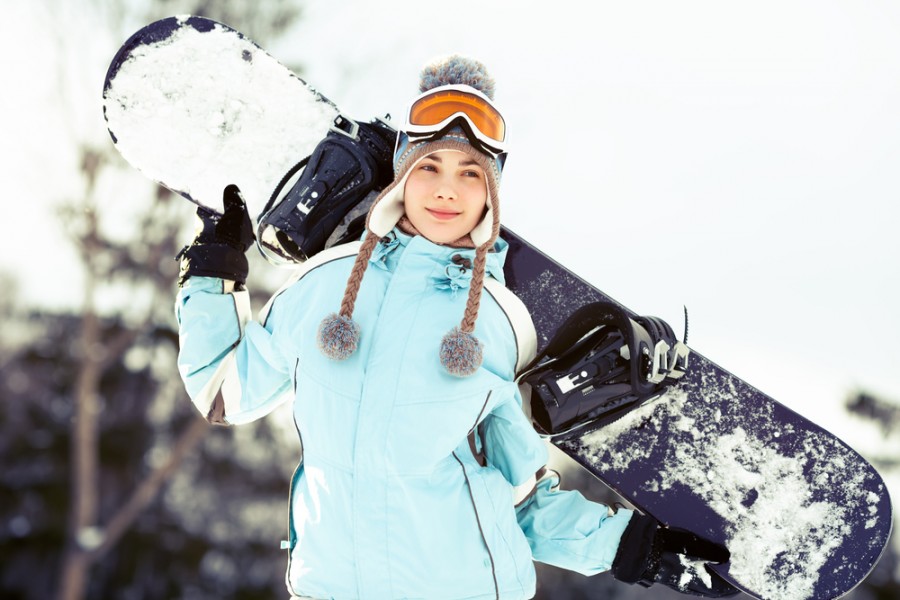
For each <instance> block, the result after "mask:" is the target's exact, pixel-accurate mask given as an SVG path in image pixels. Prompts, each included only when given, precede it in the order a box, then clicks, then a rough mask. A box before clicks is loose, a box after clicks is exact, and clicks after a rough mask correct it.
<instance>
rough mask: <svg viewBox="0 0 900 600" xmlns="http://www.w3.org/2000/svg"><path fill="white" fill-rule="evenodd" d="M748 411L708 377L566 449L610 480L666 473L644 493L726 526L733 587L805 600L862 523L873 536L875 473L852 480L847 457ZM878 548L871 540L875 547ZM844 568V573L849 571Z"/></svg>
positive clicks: (768, 409)
mask: <svg viewBox="0 0 900 600" xmlns="http://www.w3.org/2000/svg"><path fill="white" fill-rule="evenodd" d="M704 364H707V365H708V363H705V361H700V364H699V365H698V364H695V368H700V367H701V366H703V365H704ZM694 379H695V380H696V379H698V378H694ZM754 392H755V391H754ZM751 400H752V396H751V395H750V390H749V388H748V387H747V386H746V385H745V384H743V382H741V381H740V380H738V379H737V378H734V377H731V376H723V375H721V374H716V373H715V371H714V370H711V369H708V370H704V371H703V372H702V375H701V377H700V378H699V383H693V384H691V383H688V384H684V385H680V386H678V387H675V388H672V389H670V390H668V391H667V393H666V394H664V395H663V396H661V397H660V398H657V399H655V400H653V401H651V402H649V403H647V404H645V405H644V406H642V407H640V408H638V409H636V410H634V411H633V412H631V413H629V414H627V415H626V416H625V417H623V418H622V419H620V420H619V421H616V422H614V423H611V424H610V425H608V426H605V427H603V428H601V429H599V430H597V431H595V432H593V433H589V434H587V435H585V436H583V437H582V438H580V439H577V440H572V441H570V442H566V443H565V444H564V445H567V446H568V449H569V450H570V451H573V452H577V453H579V454H580V455H581V456H583V457H585V459H586V460H587V461H588V462H589V463H591V464H592V465H593V466H594V467H595V468H596V469H597V470H598V471H600V472H604V473H606V472H608V473H610V474H611V479H615V475H614V474H615V473H625V472H627V471H628V470H629V469H634V468H636V467H637V466H642V465H643V463H652V464H653V465H656V466H661V467H662V469H661V470H658V469H654V470H648V472H652V475H651V476H650V477H649V478H648V479H647V480H646V481H645V483H644V484H643V486H642V488H643V490H644V491H646V492H648V493H650V494H653V495H656V496H658V497H659V501H660V502H665V501H666V494H667V492H674V491H677V492H678V493H684V492H685V490H689V492H690V493H691V494H693V495H695V496H697V497H699V498H701V499H702V500H703V502H704V503H705V504H706V505H708V506H709V508H711V509H712V510H713V511H714V512H715V513H716V514H717V515H718V516H719V518H721V519H722V520H723V522H724V523H725V525H724V527H725V534H726V537H727V542H726V544H727V546H728V549H729V550H730V551H731V555H732V557H731V562H730V564H729V567H728V572H729V574H730V576H731V577H733V578H734V579H735V580H737V581H740V582H741V584H742V585H744V586H746V587H747V588H749V589H750V590H752V591H753V593H755V594H758V595H760V596H761V597H763V598H779V599H788V600H793V599H797V600H799V599H805V598H811V597H814V595H815V594H816V592H817V590H816V586H817V585H819V584H820V579H821V571H822V569H823V567H825V565H826V563H827V562H828V561H829V559H833V558H834V556H833V555H834V553H835V551H836V550H837V549H840V548H843V547H844V545H845V542H846V541H847V538H848V536H851V535H852V534H853V533H854V531H853V530H852V526H851V524H852V523H853V522H854V520H855V521H859V519H860V514H857V513H863V515H862V516H864V517H868V518H867V519H866V520H865V528H866V529H871V528H872V527H874V526H875V524H876V523H877V520H878V518H879V517H878V506H879V503H880V502H882V501H883V498H882V495H880V494H878V493H875V492H873V491H871V490H867V489H866V483H867V478H869V477H871V476H872V475H871V473H869V472H868V471H859V470H852V469H849V466H850V465H856V464H858V462H859V459H858V458H857V457H855V455H853V453H852V451H851V450H849V449H848V448H846V447H845V446H843V445H842V444H841V443H840V442H838V441H837V440H835V439H834V438H832V437H831V436H829V435H820V434H819V433H818V432H817V431H816V430H814V429H813V430H802V431H801V430H800V429H799V428H797V427H794V426H792V425H790V424H785V423H784V421H783V419H776V418H775V416H774V415H773V414H772V411H773V409H774V407H773V405H771V404H764V403H760V402H755V403H750V401H751ZM745 402H746V403H745ZM723 411H724V412H723ZM748 431H752V434H750V433H749V432H748ZM883 542H884V540H883V539H879V536H878V535H874V536H873V539H872V541H871V544H872V547H873V548H874V547H877V545H878V544H883ZM839 562H840V566H838V567H836V568H837V569H843V568H850V567H845V566H844V563H845V562H846V563H852V560H848V561H839Z"/></svg>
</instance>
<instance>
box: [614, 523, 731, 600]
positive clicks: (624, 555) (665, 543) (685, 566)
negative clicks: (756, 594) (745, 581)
mask: <svg viewBox="0 0 900 600" xmlns="http://www.w3.org/2000/svg"><path fill="white" fill-rule="evenodd" d="M729 558H730V554H729V553H728V550H727V549H726V548H725V547H724V546H721V545H719V544H716V543H713V542H710V541H708V540H704V539H703V538H701V537H699V536H697V535H695V534H693V533H691V532H689V531H685V530H683V529H670V528H668V527H663V526H661V525H660V524H659V522H658V521H657V520H656V519H654V518H653V517H650V516H647V515H641V514H638V513H634V515H633V516H632V517H631V521H629V523H628V527H626V528H625V532H624V533H623V534H622V540H621V541H620V542H619V549H618V551H617V552H616V558H615V560H613V564H612V575H613V577H615V578H616V579H618V580H619V581H624V582H626V583H637V584H640V585H642V586H644V587H650V586H651V585H653V584H654V583H661V584H663V585H665V586H667V587H670V588H672V589H674V590H676V591H678V592H681V593H682V594H690V595H692V596H705V597H708V598H722V597H725V596H734V595H735V594H738V593H740V590H738V589H737V588H736V587H734V586H732V585H731V584H730V583H728V582H727V581H725V580H724V579H722V578H721V577H719V576H718V575H716V574H715V573H713V572H712V571H710V570H709V569H707V568H706V566H705V565H703V564H702V563H703V562H715V563H723V562H727V561H728V559H729Z"/></svg>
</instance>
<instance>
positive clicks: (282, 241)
mask: <svg viewBox="0 0 900 600" xmlns="http://www.w3.org/2000/svg"><path fill="white" fill-rule="evenodd" d="M395 138H396V130H394V128H393V127H391V126H390V125H389V124H388V122H387V121H385V120H384V119H374V120H373V121H372V122H371V123H357V122H356V121H353V120H351V119H348V118H346V117H344V116H342V115H338V116H337V118H336V119H335V121H334V124H333V125H332V127H331V129H330V130H329V132H328V135H327V136H326V137H325V138H324V139H323V140H322V141H321V142H319V144H318V146H316V148H315V150H313V153H312V154H311V155H310V156H307V157H306V158H304V159H303V160H301V161H300V162H299V163H297V164H296V165H295V166H294V167H293V168H291V169H290V170H289V171H288V173H287V174H286V175H285V176H284V177H283V178H282V180H281V181H280V182H279V183H278V185H277V186H276V187H275V190H274V191H273V192H272V195H271V197H270V198H269V201H268V203H267V204H266V206H265V208H264V209H263V211H262V214H261V215H260V216H259V219H258V223H259V224H258V226H257V235H256V237H257V240H258V246H259V249H260V251H261V252H262V254H263V256H264V257H266V259H267V260H268V261H269V262H270V263H272V264H276V265H284V264H294V263H298V262H303V261H305V260H306V259H307V258H309V257H310V256H313V255H314V254H316V253H317V252H319V251H321V250H324V249H325V248H326V247H328V245H329V244H328V242H329V241H330V240H334V239H336V238H338V237H341V233H343V236H342V237H343V239H347V238H349V237H350V235H349V234H348V232H347V227H343V228H342V227H341V224H342V222H344V221H346V220H348V218H350V219H352V218H353V217H354V216H358V215H355V214H354V212H355V211H354V209H357V208H358V207H359V208H360V210H361V211H362V214H363V215H364V214H365V211H364V209H365V208H366V207H365V205H364V203H363V201H364V200H366V199H367V198H368V197H369V196H370V195H372V194H375V193H377V192H379V191H381V189H383V188H384V187H385V186H387V184H389V183H390V182H391V181H392V179H393V176H394V172H393V165H392V162H391V158H392V154H393V151H394V142H395ZM298 173H299V176H298ZM292 181H293V184H292V185H291V187H290V189H289V190H288V191H287V193H285V194H283V195H282V191H283V190H284V188H285V187H287V185H288V183H290V182H292ZM351 223H356V225H357V229H358V224H359V221H358V220H356V221H351Z"/></svg>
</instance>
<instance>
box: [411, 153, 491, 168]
mask: <svg viewBox="0 0 900 600" xmlns="http://www.w3.org/2000/svg"><path fill="white" fill-rule="evenodd" d="M425 158H427V159H429V160H433V161H434V162H438V163H443V162H444V160H443V159H442V158H441V157H440V156H436V155H434V154H430V155H428V156H426V157H425ZM459 165H460V166H461V167H471V166H472V165H476V166H479V167H480V166H481V165H479V164H478V161H476V160H473V159H471V158H467V159H466V160H462V161H460V163H459Z"/></svg>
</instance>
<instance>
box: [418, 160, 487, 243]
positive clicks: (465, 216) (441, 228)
mask: <svg viewBox="0 0 900 600" xmlns="http://www.w3.org/2000/svg"><path fill="white" fill-rule="evenodd" d="M403 198H404V204H405V208H406V216H407V217H409V220H410V221H411V222H412V224H413V226H414V227H415V228H416V229H417V230H418V231H419V233H421V234H422V235H424V236H425V237H427V238H428V239H429V240H431V241H432V242H435V243H437V244H446V243H449V242H453V241H455V240H458V239H459V238H461V237H463V236H464V235H466V234H467V233H469V232H471V231H472V230H473V229H474V228H475V226H476V225H478V223H479V221H481V218H482V216H483V215H484V207H485V205H486V203H487V181H486V178H485V174H484V170H483V169H482V168H481V167H480V166H479V165H478V163H476V162H475V161H473V160H472V159H471V158H470V157H469V155H468V154H466V153H464V152H459V151H457V150H441V151H439V152H435V153H433V154H429V155H428V156H426V157H425V158H423V159H422V160H421V161H419V163H418V164H417V165H416V166H415V167H413V170H412V172H410V174H409V177H407V179H406V187H405V188H404V190H403Z"/></svg>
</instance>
